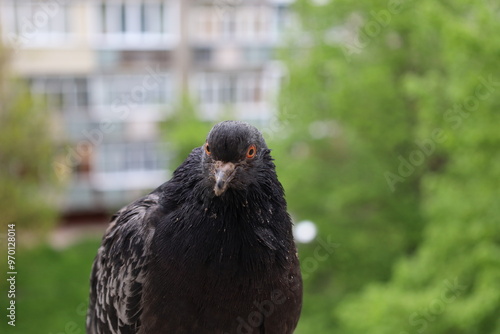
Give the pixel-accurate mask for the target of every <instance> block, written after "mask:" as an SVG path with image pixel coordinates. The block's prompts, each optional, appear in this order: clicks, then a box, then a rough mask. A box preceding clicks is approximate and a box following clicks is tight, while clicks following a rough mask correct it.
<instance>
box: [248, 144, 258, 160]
mask: <svg viewBox="0 0 500 334" xmlns="http://www.w3.org/2000/svg"><path fill="white" fill-rule="evenodd" d="M256 153H257V149H256V148H255V145H250V147H249V148H248V151H247V158H248V159H252V158H253V157H255V154H256Z"/></svg>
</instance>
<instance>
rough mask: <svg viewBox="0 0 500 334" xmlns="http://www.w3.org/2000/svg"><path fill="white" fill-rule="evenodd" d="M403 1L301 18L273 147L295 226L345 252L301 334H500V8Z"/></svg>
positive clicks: (331, 6)
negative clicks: (306, 225) (303, 223)
mask: <svg viewBox="0 0 500 334" xmlns="http://www.w3.org/2000/svg"><path fill="white" fill-rule="evenodd" d="M393 3H399V2H392V1H389V2H388V1H370V2H356V3H353V2H352V1H346V0H336V1H330V2H329V3H327V4H326V5H323V6H317V5H314V4H313V2H312V1H306V0H303V1H298V2H297V3H296V5H295V8H296V10H297V12H298V14H299V17H300V19H301V22H302V24H303V29H304V32H305V36H302V37H301V38H298V40H299V42H298V44H296V45H293V44H291V45H290V47H289V48H287V49H286V50H283V52H282V55H283V58H284V59H285V61H286V63H287V65H288V67H289V69H290V74H289V78H288V80H287V81H286V83H285V87H284V89H283V92H282V95H281V110H282V111H283V115H284V116H283V119H282V122H285V123H286V131H287V132H288V135H287V136H286V137H285V138H284V139H282V140H276V141H274V142H273V143H272V147H273V148H274V149H275V150H274V155H275V157H276V159H277V161H278V162H279V163H278V164H277V165H278V172H279V175H280V180H281V181H282V183H283V184H284V186H285V189H286V191H287V198H288V203H289V207H290V209H291V210H292V212H293V213H294V215H295V217H296V218H298V220H300V219H310V220H313V221H315V222H316V223H317V224H318V225H319V229H320V238H326V237H330V238H331V239H333V240H335V241H336V242H337V243H339V244H340V247H339V248H338V249H337V250H336V252H335V253H333V254H332V255H331V256H329V257H328V258H327V259H326V260H324V261H321V262H319V261H317V262H318V263H317V264H318V266H317V268H315V269H314V270H311V272H310V273H309V274H308V277H307V279H306V282H305V283H306V284H305V287H306V290H305V292H306V295H305V305H304V309H305V311H304V316H303V318H302V320H301V323H300V324H299V330H298V332H299V333H318V332H327V331H328V332H332V331H333V332H335V330H336V331H338V332H339V333H424V332H428V333H500V323H499V320H498V314H500V292H499V291H498V289H495V285H498V281H499V279H500V256H499V255H500V239H499V237H498V235H499V234H498V230H499V225H498V224H499V222H498V217H499V213H500V212H499V210H500V209H499V208H500V205H499V199H500V196H499V195H500V193H499V189H500V184H499V182H500V177H499V176H500V175H499V174H500V153H499V150H498V147H500V145H499V144H500V132H499V131H498V124H499V121H500V119H499V118H500V116H499V114H498V110H499V108H500V102H499V101H500V100H499V99H498V96H499V94H500V67H499V66H498V57H499V55H500V38H498V37H497V36H496V35H495V33H494V32H495V31H499V29H500V20H499V14H498V13H499V12H498V8H493V6H494V5H493V3H489V2H480V3H477V4H474V5H470V4H469V3H466V2H465V1H458V2H457V1H456V2H453V3H451V2H437V1H431V0H424V1H418V2H417V1H406V2H401V6H399V7H391V6H393V5H392V4H393ZM355 31H358V33H359V35H360V38H361V40H360V41H358V40H357V39H356V37H355V34H354V32H355ZM304 41H307V45H308V47H306V48H304V47H303V43H304ZM287 115H289V116H288V117H287ZM290 115H292V116H293V117H290ZM285 162H286V163H285ZM318 245H320V243H319V242H317V243H316V244H314V245H307V246H301V247H300V254H301V259H302V263H304V262H305V261H306V262H307V261H308V260H310V259H314V258H315V257H316V255H315V252H314V250H315V247H316V246H318ZM303 270H304V268H303ZM495 282H496V283H495ZM453 285H454V286H455V289H454V290H453V289H452V288H450V286H453ZM443 296H444V297H443ZM453 297H454V298H453ZM452 299H453V300H452Z"/></svg>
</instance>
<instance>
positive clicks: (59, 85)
mask: <svg viewBox="0 0 500 334" xmlns="http://www.w3.org/2000/svg"><path fill="white" fill-rule="evenodd" d="M29 81H30V83H31V91H32V92H33V94H34V95H35V96H41V97H42V98H43V99H44V101H45V103H46V106H47V107H48V108H49V109H52V110H58V111H64V112H71V111H73V110H77V109H79V108H85V107H87V106H88V105H89V95H88V82H87V78H84V77H35V78H31V79H30V80H29Z"/></svg>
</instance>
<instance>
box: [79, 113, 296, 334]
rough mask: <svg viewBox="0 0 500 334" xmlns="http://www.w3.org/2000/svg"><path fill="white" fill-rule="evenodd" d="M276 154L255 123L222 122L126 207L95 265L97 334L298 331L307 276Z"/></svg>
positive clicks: (93, 328)
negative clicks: (162, 180)
mask: <svg viewBox="0 0 500 334" xmlns="http://www.w3.org/2000/svg"><path fill="white" fill-rule="evenodd" d="M270 152H271V150H270V149H268V147H267V145H266V142H265V140H264V138H263V136H262V134H261V133H260V132H259V130H258V129H257V128H255V127H254V126H252V125H250V124H248V123H245V122H239V121H224V122H221V123H218V124H216V125H215V126H214V127H213V128H212V130H211V131H210V132H209V134H208V136H207V138H206V142H205V143H204V144H203V145H202V146H201V147H198V148H195V149H194V150H193V151H192V152H191V153H190V154H189V156H188V157H187V159H186V160H185V161H184V162H183V163H182V164H181V165H180V166H179V167H178V168H177V169H176V170H175V171H174V173H173V176H172V178H171V179H170V180H169V181H167V182H166V183H164V184H163V185H161V186H159V187H158V188H157V189H156V190H154V191H152V192H151V193H149V194H148V195H146V196H145V197H143V198H141V199H138V200H136V201H135V202H133V203H131V204H129V205H128V206H125V207H124V208H122V209H121V210H119V211H118V212H117V213H116V214H115V215H114V216H113V217H112V218H111V222H110V224H109V227H108V228H107V230H106V232H105V235H104V237H103V239H102V243H101V246H100V247H99V249H98V253H97V256H96V258H95V261H94V263H93V266H92V273H91V279H90V298H89V308H88V312H87V322H86V328H87V333H88V334H108V333H113V334H125V333H127V334H129V333H140V334H146V333H148V334H161V333H168V334H171V333H175V334H240V333H244V334H257V333H261V334H263V333H265V334H291V333H293V332H294V330H295V328H296V326H297V323H298V320H299V317H300V312H301V307H302V278H301V274H300V265H299V259H298V255H297V250H296V246H295V242H294V239H293V234H292V221H291V218H290V215H289V214H288V212H287V204H286V201H285V198H284V190H283V187H282V185H281V183H280V182H279V181H278V178H277V175H276V171H275V164H274V162H273V161H274V160H273V158H272V157H271V155H270Z"/></svg>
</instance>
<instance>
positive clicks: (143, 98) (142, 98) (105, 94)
mask: <svg viewBox="0 0 500 334" xmlns="http://www.w3.org/2000/svg"><path fill="white" fill-rule="evenodd" d="M171 101H172V86H171V82H170V76H169V75H167V74H165V73H155V74H151V73H145V74H144V75H137V74H134V75H105V76H99V77H95V78H93V79H92V105H95V106H117V105H128V106H130V107H131V108H132V107H135V106H158V105H165V104H168V103H170V102H171Z"/></svg>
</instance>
